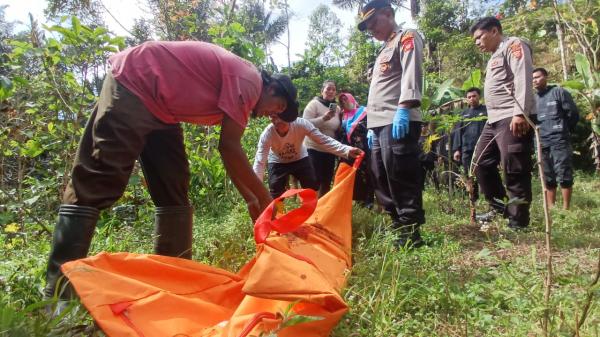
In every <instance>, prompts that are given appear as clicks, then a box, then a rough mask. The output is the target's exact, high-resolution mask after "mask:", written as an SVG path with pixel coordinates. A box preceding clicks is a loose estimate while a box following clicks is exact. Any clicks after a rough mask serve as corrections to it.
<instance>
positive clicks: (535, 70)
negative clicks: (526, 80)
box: [531, 67, 548, 77]
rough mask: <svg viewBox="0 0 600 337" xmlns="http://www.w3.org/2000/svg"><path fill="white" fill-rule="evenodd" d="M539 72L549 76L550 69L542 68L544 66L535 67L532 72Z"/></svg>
mask: <svg viewBox="0 0 600 337" xmlns="http://www.w3.org/2000/svg"><path fill="white" fill-rule="evenodd" d="M537 72H540V73H542V74H544V76H546V77H548V70H546V69H545V68H542V67H539V68H535V69H533V71H532V72H531V73H532V74H535V73H537Z"/></svg>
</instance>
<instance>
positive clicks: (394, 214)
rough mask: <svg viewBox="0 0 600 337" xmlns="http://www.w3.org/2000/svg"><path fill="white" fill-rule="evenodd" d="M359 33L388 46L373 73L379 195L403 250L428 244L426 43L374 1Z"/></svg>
mask: <svg viewBox="0 0 600 337" xmlns="http://www.w3.org/2000/svg"><path fill="white" fill-rule="evenodd" d="M360 15H361V21H360V23H359V24H358V29H359V30H361V31H365V30H367V31H368V32H369V33H370V34H371V35H372V36H373V37H374V38H375V39H377V40H379V41H383V42H384V45H383V47H382V48H381V50H380V51H379V55H378V56H377V59H376V61H375V66H374V67H373V75H372V79H371V86H370V90H369V101H368V104H367V111H368V112H367V114H368V115H367V123H368V124H367V127H368V128H369V132H368V134H367V139H368V142H369V144H370V147H371V149H372V162H371V168H372V170H373V174H374V176H375V180H376V183H375V184H376V187H375V194H376V196H377V199H378V201H379V202H380V203H381V204H382V206H383V207H384V209H385V210H386V212H387V213H388V214H389V215H390V216H391V218H392V222H393V226H394V227H395V228H397V229H398V231H399V233H400V238H399V241H398V242H397V245H398V246H402V247H418V246H420V245H422V244H423V240H422V239H421V235H420V233H419V226H420V225H421V224H423V223H424V222H425V212H424V211H423V198H422V193H423V171H422V169H421V164H420V161H419V154H420V152H421V150H420V148H419V143H418V141H419V136H420V134H421V114H420V110H419V106H420V104H421V90H422V88H421V86H422V82H423V73H422V70H421V68H422V67H421V64H422V62H423V55H422V52H423V40H422V39H421V36H420V35H419V33H418V32H417V31H415V30H411V29H408V30H402V29H400V27H399V26H398V25H397V24H396V21H395V19H394V10H393V9H392V6H391V4H390V2H389V1H386V0H373V1H371V2H369V3H368V4H367V5H365V6H364V7H363V8H362V10H361V14H360Z"/></svg>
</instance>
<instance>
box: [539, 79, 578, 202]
mask: <svg viewBox="0 0 600 337" xmlns="http://www.w3.org/2000/svg"><path fill="white" fill-rule="evenodd" d="M547 78H548V71H547V70H546V69H544V68H536V69H534V70H533V87H534V88H535V89H536V90H537V123H538V125H539V126H540V138H541V142H540V143H541V145H542V158H541V159H542V165H543V169H544V177H545V179H546V181H545V184H546V190H547V191H548V199H549V202H550V206H553V205H554V204H555V203H556V187H557V180H558V182H559V183H560V187H561V192H562V193H561V194H562V197H563V208H564V209H569V206H570V203H571V193H572V192H573V159H572V156H573V149H572V147H571V132H573V131H574V130H575V125H577V121H579V113H578V112H577V106H576V105H575V102H573V98H572V97H571V94H569V92H568V91H566V90H565V89H563V88H561V87H559V86H556V85H548V81H547Z"/></svg>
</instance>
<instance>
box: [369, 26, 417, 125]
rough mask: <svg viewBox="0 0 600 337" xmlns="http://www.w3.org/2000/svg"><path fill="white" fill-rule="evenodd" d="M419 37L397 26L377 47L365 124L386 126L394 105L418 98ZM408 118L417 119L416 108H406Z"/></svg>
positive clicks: (414, 31) (389, 122) (392, 116)
mask: <svg viewBox="0 0 600 337" xmlns="http://www.w3.org/2000/svg"><path fill="white" fill-rule="evenodd" d="M422 62H423V39H422V38H421V36H420V35H419V33H418V32H417V31H416V30H414V29H408V30H405V31H402V30H401V29H400V28H399V27H398V26H396V28H395V29H394V32H393V33H392V35H391V36H390V38H389V39H388V41H387V42H386V43H385V45H384V46H383V47H382V48H381V50H380V52H379V55H378V56H377V60H376V61H375V65H374V66H373V76H372V78H371V86H370V89H369V100H368V104H367V116H368V119H367V126H368V128H375V127H380V126H385V125H389V124H391V123H392V120H393V119H394V115H395V113H396V110H397V109H398V104H400V103H404V102H407V101H420V100H421V91H422V85H423V84H422V82H423V72H422ZM410 120H411V121H421V113H420V110H419V109H418V108H412V109H410Z"/></svg>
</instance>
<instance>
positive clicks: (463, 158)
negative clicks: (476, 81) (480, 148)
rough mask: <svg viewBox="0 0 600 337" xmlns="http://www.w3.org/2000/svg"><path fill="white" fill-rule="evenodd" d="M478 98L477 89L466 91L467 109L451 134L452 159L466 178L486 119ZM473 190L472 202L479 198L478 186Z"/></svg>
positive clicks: (479, 95)
mask: <svg viewBox="0 0 600 337" xmlns="http://www.w3.org/2000/svg"><path fill="white" fill-rule="evenodd" d="M480 97H481V90H479V88H474V87H473V88H469V89H468V90H467V96H466V98H467V104H468V105H469V107H468V108H467V109H465V110H463V111H462V112H461V114H460V116H461V117H462V120H461V121H460V122H458V123H457V125H456V127H455V129H454V132H453V136H454V138H453V140H452V152H453V154H452V157H453V159H454V160H455V161H457V162H459V163H461V164H462V167H463V170H464V174H465V175H466V176H469V172H470V170H471V161H472V159H473V151H475V145H476V144H477V140H479V136H480V135H481V132H482V131H483V127H484V126H485V122H486V120H485V117H487V109H486V107H485V105H482V104H480V102H479V99H480ZM469 119H477V120H469ZM469 179H471V178H469ZM473 189H474V193H473V196H472V197H473V200H472V201H477V199H478V198H479V189H478V184H473Z"/></svg>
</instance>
